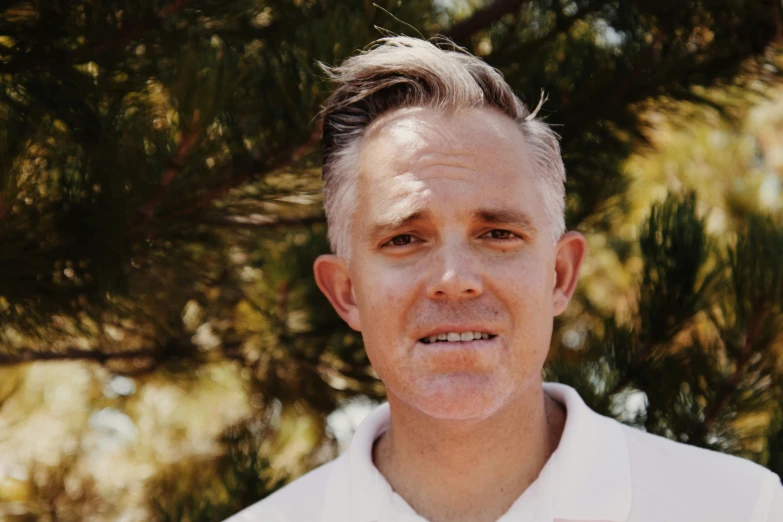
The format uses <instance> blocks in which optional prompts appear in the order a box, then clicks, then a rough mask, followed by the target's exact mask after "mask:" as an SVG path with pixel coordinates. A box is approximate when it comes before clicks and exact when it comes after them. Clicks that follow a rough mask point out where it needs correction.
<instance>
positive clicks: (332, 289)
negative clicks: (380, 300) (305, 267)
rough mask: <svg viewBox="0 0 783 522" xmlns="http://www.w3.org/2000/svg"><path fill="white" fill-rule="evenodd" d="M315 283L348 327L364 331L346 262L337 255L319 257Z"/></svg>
mask: <svg viewBox="0 0 783 522" xmlns="http://www.w3.org/2000/svg"><path fill="white" fill-rule="evenodd" d="M313 272H314V273H315V282H316V284H317V285H318V288H320V289H321V292H323V294H324V295H325V296H326V298H327V299H328V300H329V302H330V303H332V306H333V307H334V309H335V311H336V312H337V313H338V314H339V316H340V317H342V318H343V321H345V322H346V323H348V326H350V327H351V328H353V329H354V330H356V331H357V332H361V331H362V326H361V320H360V319H359V307H358V306H357V305H356V298H355V297H354V294H353V283H352V282H351V276H350V273H349V272H348V266H347V265H346V264H345V260H343V258H341V257H337V256H335V255H331V254H328V255H322V256H318V258H317V259H316V260H315V263H314V264H313Z"/></svg>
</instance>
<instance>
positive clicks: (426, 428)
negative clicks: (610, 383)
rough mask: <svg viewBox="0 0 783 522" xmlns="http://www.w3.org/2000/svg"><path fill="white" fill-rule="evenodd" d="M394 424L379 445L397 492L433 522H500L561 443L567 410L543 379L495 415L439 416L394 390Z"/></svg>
mask: <svg viewBox="0 0 783 522" xmlns="http://www.w3.org/2000/svg"><path fill="white" fill-rule="evenodd" d="M388 399H389V404H390V406H391V428H390V429H389V430H388V431H387V432H386V433H385V434H384V435H382V436H381V438H380V439H379V440H378V441H377V442H376V444H375V447H374V449H373V460H374V462H375V465H376V467H377V468H378V470H379V471H380V472H381V474H383V475H384V476H385V477H386V480H388V481H389V484H390V485H391V486H392V489H394V491H396V492H397V493H398V494H399V495H400V496H402V497H403V498H404V499H405V500H406V502H408V504H409V505H410V506H411V507H412V508H413V509H414V510H416V512H418V513H419V514H420V515H422V516H423V517H425V518H426V519H427V520H430V521H431V522H440V521H446V520H448V521H461V520H470V521H478V522H494V521H496V520H497V519H498V518H500V516H502V515H503V513H505V512H506V511H507V510H508V508H509V507H511V504H513V503H514V501H515V500H516V499H517V498H518V497H519V496H520V495H521V494H522V493H523V492H524V491H525V490H526V489H527V488H528V486H530V484H532V483H533V482H534V481H535V479H536V478H537V477H538V474H539V473H540V472H541V469H542V468H543V467H544V465H545V464H546V462H547V460H549V457H550V456H551V455H552V453H553V452H554V450H555V449H556V448H557V444H558V443H559V441H560V435H561V434H562V432H563V427H564V425H565V411H564V409H563V407H562V406H561V405H559V404H558V403H556V402H555V401H554V400H553V399H551V398H549V397H548V396H546V395H545V394H544V392H543V389H542V387H541V384H540V383H536V384H535V385H533V386H531V387H530V388H529V389H528V390H526V391H525V392H524V393H523V394H521V395H520V396H519V397H518V398H517V399H516V400H515V401H513V402H512V403H511V404H509V405H507V406H506V407H504V408H503V409H502V410H501V411H499V412H497V413H495V414H493V415H492V416H491V417H489V418H486V419H481V420H478V421H453V420H446V421H444V420H441V419H433V418H432V417H429V416H427V415H425V414H423V413H422V412H421V411H420V410H417V409H415V408H412V407H411V406H409V405H408V404H406V403H404V402H402V401H400V400H399V399H398V398H397V397H395V396H394V395H393V394H391V393H390V394H389V397H388Z"/></svg>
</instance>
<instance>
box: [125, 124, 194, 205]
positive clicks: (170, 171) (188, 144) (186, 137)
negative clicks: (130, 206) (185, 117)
mask: <svg viewBox="0 0 783 522" xmlns="http://www.w3.org/2000/svg"><path fill="white" fill-rule="evenodd" d="M198 119H199V112H198V110H196V111H195V113H194V114H193V120H192V121H191V122H190V123H189V124H188V125H187V126H186V127H185V128H184V129H183V130H182V133H181V134H180V139H179V143H178V144H177V152H176V153H175V154H174V157H173V158H171V161H170V162H169V167H168V168H167V169H166V172H165V173H164V174H163V178H161V180H160V184H159V185H158V190H157V192H156V193H155V195H154V196H153V197H152V198H151V199H150V200H149V201H148V202H147V203H146V204H145V205H144V206H143V207H142V209H141V211H140V212H141V214H142V215H143V216H144V217H146V218H147V219H152V217H153V216H154V215H155V212H156V211H157V209H158V206H160V202H161V201H163V197H164V196H165V194H166V189H167V188H168V186H169V185H171V182H172V181H174V178H175V177H176V176H177V174H179V171H180V170H181V169H182V168H183V167H184V166H185V159H186V158H187V155H188V154H189V153H190V151H191V150H192V149H193V147H195V145H196V143H197V142H198V139H199V138H200V137H201V129H200V128H199V127H198Z"/></svg>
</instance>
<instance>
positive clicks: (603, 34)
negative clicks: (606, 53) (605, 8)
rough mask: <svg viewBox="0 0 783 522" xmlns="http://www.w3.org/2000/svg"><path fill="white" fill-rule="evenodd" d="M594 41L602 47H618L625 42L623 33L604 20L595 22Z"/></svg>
mask: <svg viewBox="0 0 783 522" xmlns="http://www.w3.org/2000/svg"><path fill="white" fill-rule="evenodd" d="M595 29H596V43H597V44H598V45H600V46H603V47H619V46H621V45H622V44H623V43H624V42H625V35H624V34H623V33H620V32H618V31H616V30H615V28H614V27H612V26H611V25H609V24H608V23H606V20H597V21H596V22H595Z"/></svg>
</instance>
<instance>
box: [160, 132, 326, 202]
mask: <svg viewBox="0 0 783 522" xmlns="http://www.w3.org/2000/svg"><path fill="white" fill-rule="evenodd" d="M320 138H321V129H317V130H316V131H315V132H313V134H312V135H311V136H310V138H309V139H308V140H307V141H306V142H305V143H303V144H302V145H300V146H299V147H297V148H296V149H294V151H293V152H292V153H291V154H290V155H289V156H288V157H286V158H284V159H283V160H281V161H279V162H278V163H276V164H273V165H270V166H269V167H267V168H264V172H273V171H276V170H280V169H284V168H286V167H290V166H292V165H295V164H296V163H298V162H299V161H300V160H301V159H302V158H303V157H304V156H305V155H306V154H307V153H308V152H310V151H311V150H313V149H314V148H315V147H316V146H317V145H318V142H319V140H320ZM255 176H257V173H255V172H253V169H252V166H251V168H249V169H246V170H245V171H244V172H242V173H241V174H239V175H235V176H233V177H231V178H230V179H229V180H228V182H227V183H226V184H225V185H221V186H220V187H217V188H215V189H213V190H211V191H209V192H207V193H206V194H204V195H203V196H201V197H200V198H198V199H197V200H196V201H194V202H193V203H192V204H190V205H189V206H188V207H186V208H184V209H182V210H178V211H175V212H172V213H171V214H169V216H171V217H182V216H187V215H190V214H193V213H194V212H196V211H198V210H201V209H202V208H204V207H206V206H208V205H209V204H211V203H212V202H213V201H215V200H217V199H219V198H221V197H223V196H224V195H226V194H227V193H228V192H229V191H230V190H231V189H233V188H236V187H238V186H239V185H241V184H242V183H245V182H246V181H249V180H250V179H252V178H253V177H255Z"/></svg>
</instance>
